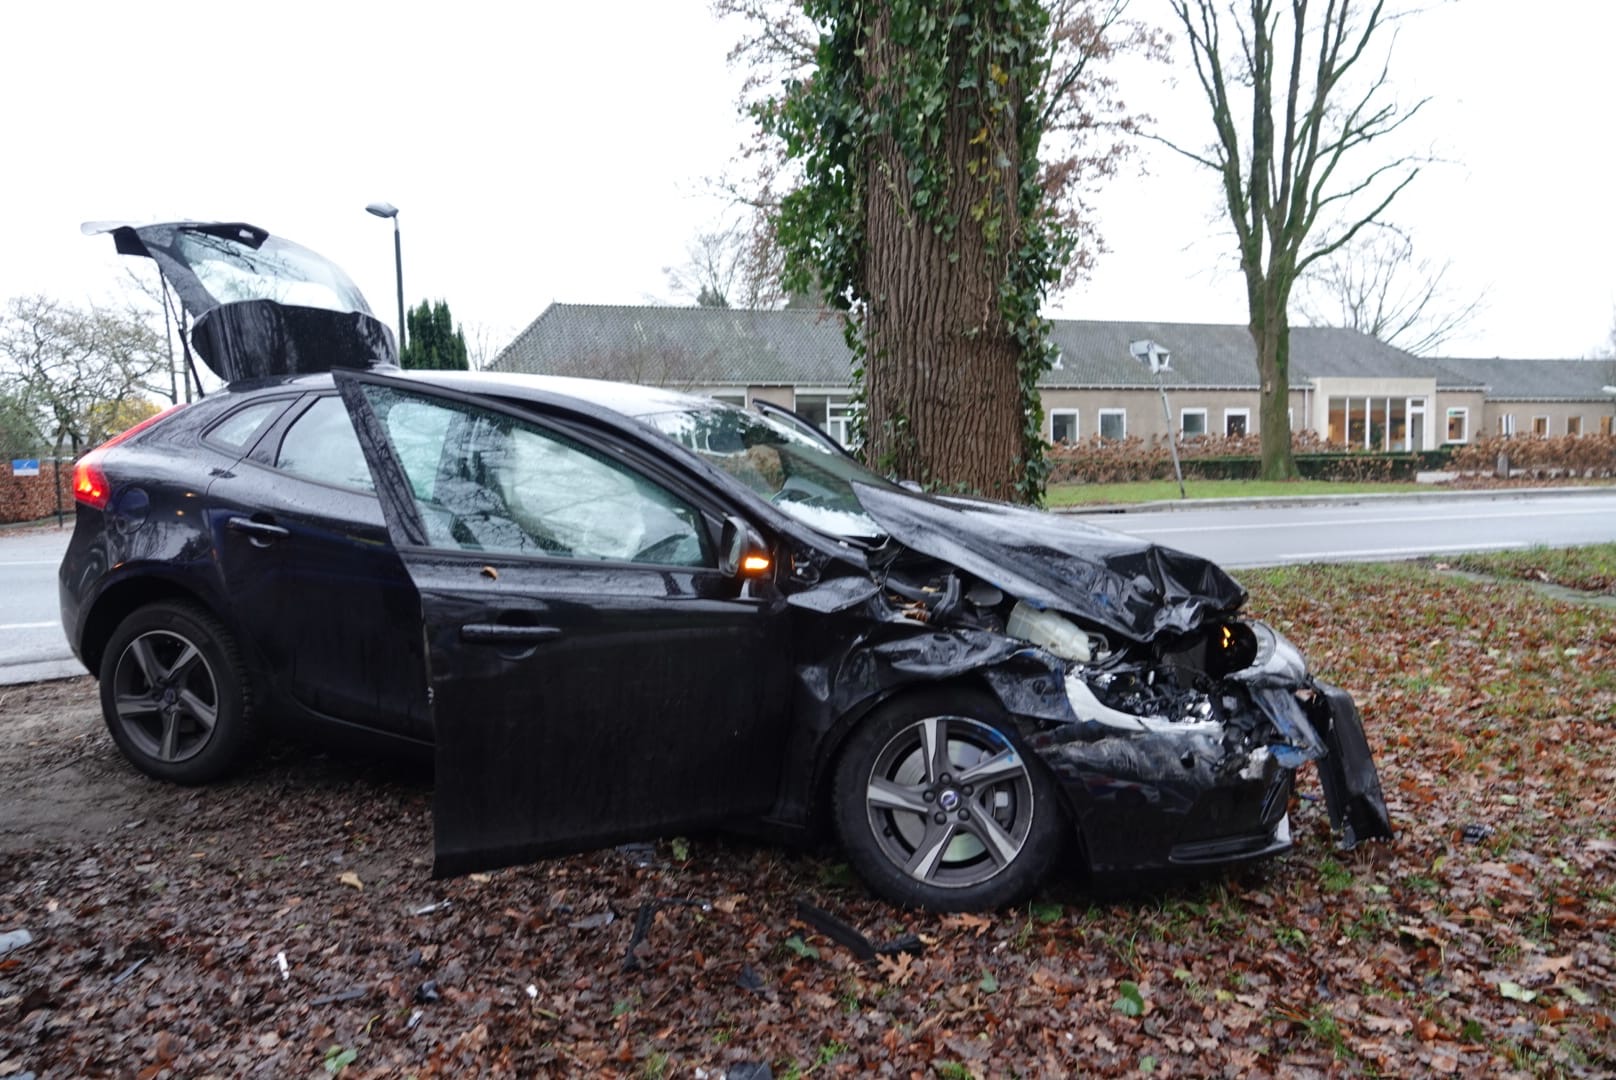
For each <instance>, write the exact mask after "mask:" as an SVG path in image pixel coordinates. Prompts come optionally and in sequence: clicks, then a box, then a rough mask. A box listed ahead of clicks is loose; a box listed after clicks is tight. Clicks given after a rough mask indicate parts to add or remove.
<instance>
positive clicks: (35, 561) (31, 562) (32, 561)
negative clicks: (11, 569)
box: [0, 559, 62, 566]
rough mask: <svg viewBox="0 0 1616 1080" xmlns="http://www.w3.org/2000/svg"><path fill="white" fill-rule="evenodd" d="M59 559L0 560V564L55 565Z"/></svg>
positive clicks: (59, 561) (58, 562)
mask: <svg viewBox="0 0 1616 1080" xmlns="http://www.w3.org/2000/svg"><path fill="white" fill-rule="evenodd" d="M61 561H62V560H61V559H24V560H21V561H20V562H0V566H56V565H58V564H60V563H61Z"/></svg>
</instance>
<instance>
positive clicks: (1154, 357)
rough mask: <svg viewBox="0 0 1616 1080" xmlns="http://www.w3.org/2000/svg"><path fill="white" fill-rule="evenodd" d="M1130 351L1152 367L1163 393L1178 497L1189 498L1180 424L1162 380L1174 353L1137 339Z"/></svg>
mask: <svg viewBox="0 0 1616 1080" xmlns="http://www.w3.org/2000/svg"><path fill="white" fill-rule="evenodd" d="M1128 352H1129V353H1131V354H1132V355H1133V358H1134V359H1135V360H1138V361H1139V362H1140V363H1142V364H1144V365H1145V366H1147V367H1149V368H1150V372H1151V374H1153V375H1155V376H1156V389H1157V390H1158V391H1159V392H1160V393H1161V402H1162V415H1163V416H1165V417H1166V418H1167V449H1168V450H1170V451H1171V452H1172V455H1173V475H1174V476H1175V477H1177V478H1178V497H1179V498H1180V499H1187V498H1189V496H1188V495H1186V494H1184V469H1183V467H1182V466H1180V465H1179V463H1178V425H1176V424H1174V423H1173V408H1172V406H1171V405H1169V404H1167V385H1166V384H1165V383H1163V382H1162V372H1164V371H1170V370H1172V369H1171V367H1170V366H1169V365H1171V364H1172V360H1173V356H1172V353H1170V352H1168V351H1167V350H1166V349H1164V348H1162V347H1161V346H1160V345H1158V344H1156V343H1155V342H1154V341H1135V342H1132V343H1130V344H1129V345H1128Z"/></svg>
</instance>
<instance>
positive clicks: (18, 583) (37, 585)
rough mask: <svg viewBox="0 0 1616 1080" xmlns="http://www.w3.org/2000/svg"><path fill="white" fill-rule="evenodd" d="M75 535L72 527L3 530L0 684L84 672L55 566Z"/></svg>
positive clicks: (0, 547) (0, 541) (0, 548)
mask: <svg viewBox="0 0 1616 1080" xmlns="http://www.w3.org/2000/svg"><path fill="white" fill-rule="evenodd" d="M71 533H72V528H71V526H70V527H69V528H66V529H56V528H53V527H52V528H42V529H12V530H6V531H4V532H0V686H4V685H9V684H12V683H24V682H36V681H38V680H40V679H64V678H67V677H68V676H70V675H82V674H84V665H83V664H80V663H79V662H78V661H77V660H76V659H74V657H73V652H72V650H71V649H69V648H68V647H67V638H66V637H65V636H63V634H62V616H61V611H60V609H59V607H58V605H57V599H56V567H57V565H58V564H59V563H60V562H61V561H62V552H64V551H66V550H67V538H68V536H69V535H71Z"/></svg>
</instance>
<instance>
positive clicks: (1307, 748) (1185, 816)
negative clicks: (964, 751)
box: [1034, 679, 1392, 874]
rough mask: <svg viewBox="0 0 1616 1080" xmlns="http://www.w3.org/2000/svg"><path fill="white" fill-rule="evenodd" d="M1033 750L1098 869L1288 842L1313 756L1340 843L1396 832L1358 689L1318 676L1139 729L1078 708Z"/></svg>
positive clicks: (1218, 860)
mask: <svg viewBox="0 0 1616 1080" xmlns="http://www.w3.org/2000/svg"><path fill="white" fill-rule="evenodd" d="M1231 732H1251V733H1260V734H1262V735H1263V737H1260V738H1256V739H1252V738H1249V737H1243V738H1236V737H1234V736H1233V735H1232V734H1231ZM1034 748H1035V749H1036V750H1037V752H1038V754H1039V755H1040V757H1042V758H1043V760H1044V761H1045V763H1046V764H1048V765H1049V767H1050V769H1051V770H1052V771H1053V772H1054V774H1055V776H1056V777H1057V779H1058V780H1059V781H1060V783H1061V786H1062V789H1063V792H1064V794H1065V796H1066V800H1067V803H1068V805H1069V807H1070V809H1071V810H1072V812H1073V816H1074V818H1075V820H1076V823H1077V827H1078V829H1079V831H1080V833H1081V834H1082V840H1083V844H1084V847H1085V850H1086V853H1087V855H1088V859H1089V864H1090V867H1091V869H1092V870H1094V871H1095V872H1096V873H1101V874H1111V873H1119V872H1134V871H1141V870H1158V869H1169V868H1172V867H1189V866H1216V865H1221V864H1225V863H1235V862H1244V861H1249V860H1253V859H1261V858H1266V857H1268V856H1271V855H1277V854H1280V853H1282V852H1284V851H1286V850H1288V849H1289V848H1290V846H1291V833H1290V823H1289V818H1288V817H1287V808H1288V806H1289V803H1290V797H1291V792H1292V790H1293V788H1294V781H1295V774H1296V770H1297V768H1298V767H1299V766H1300V765H1301V764H1302V763H1303V762H1305V761H1316V762H1317V767H1318V770H1319V776H1320V781H1321V783H1322V786H1323V788H1324V794H1325V802H1326V805H1327V807H1328V810H1329V814H1330V820H1331V824H1332V825H1333V826H1334V827H1335V829H1336V831H1337V835H1338V837H1339V840H1340V843H1341V846H1342V847H1344V848H1350V847H1353V846H1354V845H1356V844H1357V843H1359V842H1361V841H1363V840H1367V839H1371V838H1377V837H1380V838H1390V837H1391V836H1392V830H1391V823H1390V820H1389V818H1388V815H1387V812H1386V804H1385V800H1384V798H1383V797H1382V795H1381V791H1380V782H1379V778H1378V776H1377V775H1376V773H1375V766H1374V761H1373V759H1372V757H1371V756H1370V754H1369V748H1368V743H1367V740H1366V739H1365V738H1364V733H1363V724H1362V721H1361V719H1360V718H1359V715H1358V710H1357V708H1356V706H1355V705H1354V704H1353V701H1352V698H1351V696H1350V695H1349V694H1347V693H1346V692H1345V691H1342V690H1340V689H1337V688H1336V687H1333V686H1329V685H1328V684H1324V683H1319V682H1316V681H1314V680H1311V679H1309V680H1306V681H1305V682H1304V683H1303V684H1302V685H1293V686H1292V687H1290V688H1288V689H1283V690H1281V689H1278V688H1274V687H1269V688H1266V689H1264V690H1253V691H1252V692H1251V693H1250V695H1249V705H1247V706H1246V708H1245V710H1244V712H1243V713H1242V714H1237V715H1231V716H1226V717H1225V718H1223V719H1222V720H1205V721H1194V722H1185V723H1178V724H1165V723H1152V724H1146V723H1140V724H1138V725H1137V726H1134V727H1133V728H1131V729H1130V728H1128V727H1127V726H1125V725H1122V724H1118V723H1117V722H1115V720H1114V719H1112V720H1106V721H1103V722H1102V721H1096V720H1094V719H1092V718H1083V717H1082V715H1081V712H1080V713H1079V719H1078V720H1077V722H1075V723H1065V724H1058V725H1054V726H1051V727H1045V728H1044V730H1043V731H1042V732H1041V733H1040V734H1039V736H1038V737H1037V738H1036V739H1035V741H1034Z"/></svg>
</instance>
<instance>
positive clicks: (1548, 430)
mask: <svg viewBox="0 0 1616 1080" xmlns="http://www.w3.org/2000/svg"><path fill="white" fill-rule="evenodd" d="M1553 424H1554V421H1552V420H1550V419H1549V418H1548V417H1547V416H1534V417H1532V434H1533V435H1542V436H1543V437H1544V438H1547V437H1548V436H1550V435H1552V434H1554V430H1553ZM1540 427H1541V428H1542V429H1543V430H1542V431H1539V430H1538V428H1540Z"/></svg>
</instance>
